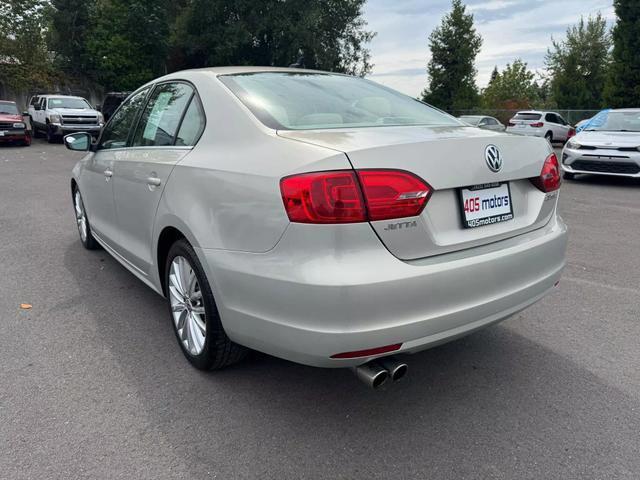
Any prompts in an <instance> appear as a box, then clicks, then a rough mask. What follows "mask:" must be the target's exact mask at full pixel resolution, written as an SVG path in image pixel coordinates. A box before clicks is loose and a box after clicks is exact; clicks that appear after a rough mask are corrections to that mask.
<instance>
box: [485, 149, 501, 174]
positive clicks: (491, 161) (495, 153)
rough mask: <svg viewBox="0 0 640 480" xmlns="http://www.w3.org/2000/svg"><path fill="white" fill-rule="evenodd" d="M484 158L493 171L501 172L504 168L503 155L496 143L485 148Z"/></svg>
mask: <svg viewBox="0 0 640 480" xmlns="http://www.w3.org/2000/svg"><path fill="white" fill-rule="evenodd" d="M484 159H485V160H486V162H487V167H489V170H491V171H492V172H499V171H500V170H501V169H502V155H501V154H500V150H498V147H496V146H495V145H487V148H485V149H484Z"/></svg>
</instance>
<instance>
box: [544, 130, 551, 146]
mask: <svg viewBox="0 0 640 480" xmlns="http://www.w3.org/2000/svg"><path fill="white" fill-rule="evenodd" d="M544 138H546V139H547V142H549V144H553V133H552V132H547V133H545V134H544Z"/></svg>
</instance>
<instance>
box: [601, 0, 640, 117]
mask: <svg viewBox="0 0 640 480" xmlns="http://www.w3.org/2000/svg"><path fill="white" fill-rule="evenodd" d="M613 5H614V7H615V11H616V15H617V17H618V22H617V23H616V25H615V27H614V28H613V61H612V64H611V69H610V74H609V77H608V79H607V83H606V89H605V98H606V100H607V104H608V106H610V107H614V108H616V107H635V106H638V105H640V55H639V54H638V52H640V3H639V2H638V1H637V0H614V2H613Z"/></svg>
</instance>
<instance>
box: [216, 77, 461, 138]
mask: <svg viewBox="0 0 640 480" xmlns="http://www.w3.org/2000/svg"><path fill="white" fill-rule="evenodd" d="M218 78H219V79H220V80H221V81H222V82H223V83H224V84H225V85H226V86H227V87H228V88H229V89H230V90H231V91H232V92H233V93H234V94H235V95H236V96H237V97H238V98H239V99H240V100H241V101H242V102H243V103H244V104H245V105H246V106H247V107H248V108H249V110H251V112H252V113H253V114H254V115H255V116H256V117H257V118H258V119H259V120H260V121H261V122H262V123H264V124H265V125H266V126H268V127H270V128H273V129H284V130H312V129H327V128H353V127H376V126H392V125H429V126H463V124H462V123H460V122H459V121H458V120H457V119H455V118H453V117H451V116H450V115H447V114H445V113H443V112H441V111H439V110H436V109H435V108H432V107H430V106H428V105H426V104H424V103H422V102H419V101H418V100H416V99H414V98H411V97H408V96H406V95H403V94H401V93H399V92H396V91H394V90H391V89H389V88H386V87H383V86H382V85H379V84H377V83H374V82H371V81H369V80H365V79H362V78H359V77H352V76H347V75H334V74H327V73H289V72H258V73H248V74H247V73H244V74H233V75H221V76H219V77H218Z"/></svg>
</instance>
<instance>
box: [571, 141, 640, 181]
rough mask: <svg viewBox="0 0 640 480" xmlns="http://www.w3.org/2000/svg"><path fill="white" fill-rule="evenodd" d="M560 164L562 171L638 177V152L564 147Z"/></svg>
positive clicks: (639, 170)
mask: <svg viewBox="0 0 640 480" xmlns="http://www.w3.org/2000/svg"><path fill="white" fill-rule="evenodd" d="M561 166H562V170H563V171H565V172H568V173H573V174H578V173H587V174H590V175H610V176H614V177H630V178H640V152H620V151H617V150H605V149H597V150H576V149H570V148H565V149H564V151H563V152H562V161H561Z"/></svg>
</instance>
